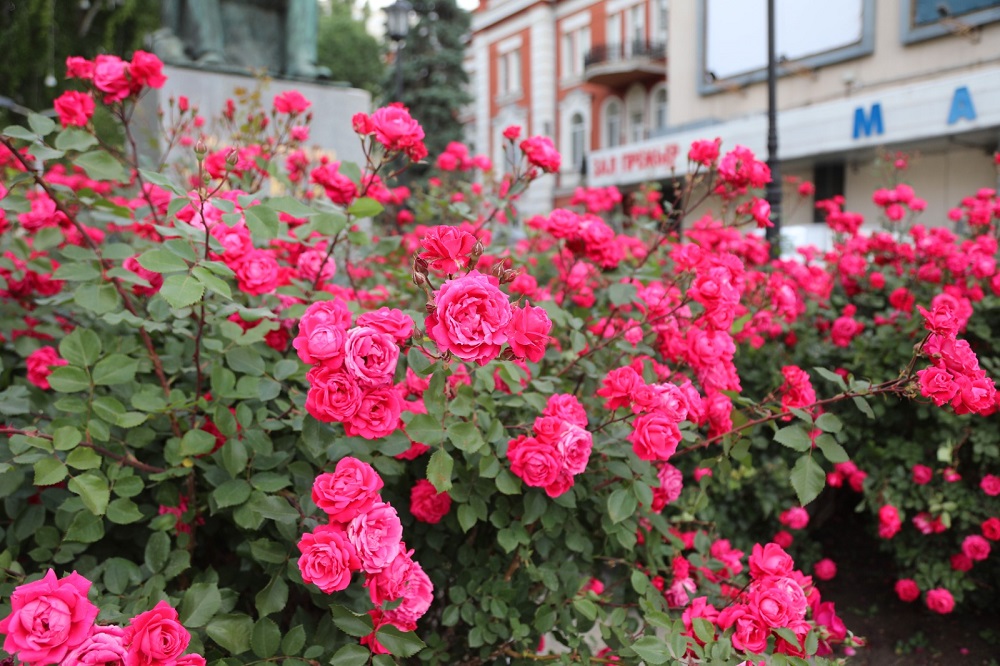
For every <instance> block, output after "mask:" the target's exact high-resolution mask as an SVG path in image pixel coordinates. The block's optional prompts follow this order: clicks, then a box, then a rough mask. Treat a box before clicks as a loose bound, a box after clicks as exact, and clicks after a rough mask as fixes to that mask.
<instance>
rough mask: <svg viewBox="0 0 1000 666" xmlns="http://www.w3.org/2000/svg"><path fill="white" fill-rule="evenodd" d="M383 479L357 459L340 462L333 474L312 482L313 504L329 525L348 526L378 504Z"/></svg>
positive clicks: (366, 464) (328, 473)
mask: <svg viewBox="0 0 1000 666" xmlns="http://www.w3.org/2000/svg"><path fill="white" fill-rule="evenodd" d="M382 485H383V483H382V477H380V476H379V475H378V472H376V471H375V468H373V467H372V466H371V465H369V464H368V463H366V462H361V461H360V460H358V459H357V458H351V457H350V456H348V457H346V458H341V459H340V460H339V461H338V462H337V467H336V468H335V469H334V471H333V473H330V472H326V473H323V474H320V475H319V476H317V477H316V480H315V481H313V490H312V500H313V502H314V503H315V504H316V506H318V507H319V508H320V509H322V510H323V511H324V512H325V513H326V514H327V515H328V516H329V517H330V521H331V522H336V523H347V522H350V521H351V520H353V519H354V518H355V516H358V515H359V514H362V513H364V512H365V511H367V510H368V509H369V508H371V506H372V505H373V504H375V502H376V501H378V500H379V491H380V490H381V489H382Z"/></svg>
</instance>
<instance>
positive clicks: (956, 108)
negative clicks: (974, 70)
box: [948, 86, 976, 125]
mask: <svg viewBox="0 0 1000 666" xmlns="http://www.w3.org/2000/svg"><path fill="white" fill-rule="evenodd" d="M962 118H965V119H966V120H975V119H976V107H975V106H973V105H972V94H971V93H970V92H969V89H968V87H966V86H961V87H960V88H955V94H954V95H953V96H952V98H951V110H950V111H949V112H948V124H949V125H954V124H955V123H957V122H958V121H959V120H961V119H962Z"/></svg>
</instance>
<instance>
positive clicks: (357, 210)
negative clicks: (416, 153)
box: [347, 197, 395, 654]
mask: <svg viewBox="0 0 1000 666" xmlns="http://www.w3.org/2000/svg"><path fill="white" fill-rule="evenodd" d="M383 210H385V208H383V206H382V204H380V203H379V202H377V201H375V200H374V199H372V198H370V197H361V198H360V199H355V200H354V202H353V203H352V204H351V206H350V208H348V209H347V212H348V213H350V214H351V215H353V216H354V217H375V216H376V215H378V214H379V213H381V212H382V211H383ZM393 654H395V653H393Z"/></svg>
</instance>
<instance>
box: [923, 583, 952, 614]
mask: <svg viewBox="0 0 1000 666" xmlns="http://www.w3.org/2000/svg"><path fill="white" fill-rule="evenodd" d="M926 600H927V607H928V608H930V609H931V610H932V611H934V612H935V613H941V614H942V615H946V614H948V613H950V612H951V611H952V610H954V609H955V598H954V597H952V596H951V592H949V591H948V590H946V589H944V588H943V587H938V588H935V589H933V590H927V598H926Z"/></svg>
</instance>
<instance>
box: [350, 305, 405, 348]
mask: <svg viewBox="0 0 1000 666" xmlns="http://www.w3.org/2000/svg"><path fill="white" fill-rule="evenodd" d="M358 326H368V327H370V328H374V329H375V330H376V331H379V332H380V333H386V334H388V335H391V336H392V337H394V338H395V339H396V342H399V343H403V342H406V341H407V340H409V339H410V338H411V337H413V318H412V317H410V315H408V314H405V313H404V312H403V311H402V310H397V309H395V308H391V309H390V308H387V307H383V308H379V309H378V310H375V311H373V312H366V313H364V314H363V315H361V316H359V317H358Z"/></svg>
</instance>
